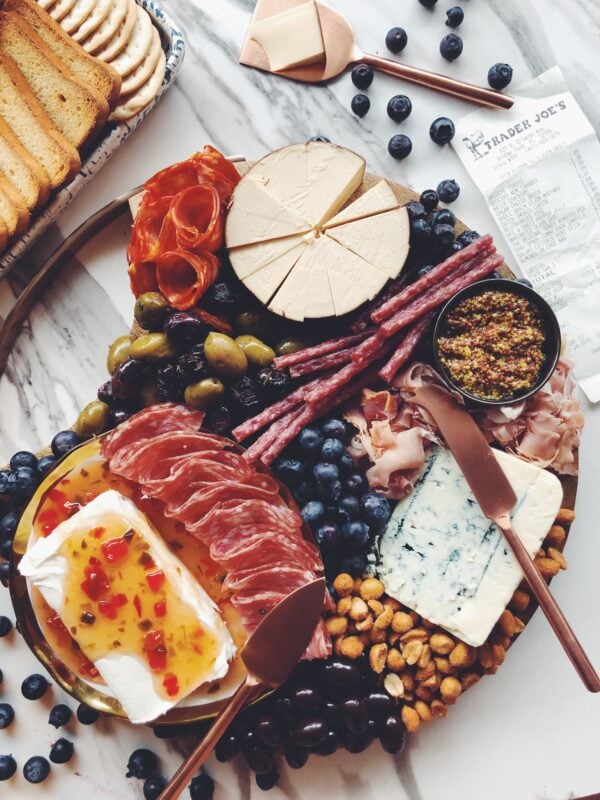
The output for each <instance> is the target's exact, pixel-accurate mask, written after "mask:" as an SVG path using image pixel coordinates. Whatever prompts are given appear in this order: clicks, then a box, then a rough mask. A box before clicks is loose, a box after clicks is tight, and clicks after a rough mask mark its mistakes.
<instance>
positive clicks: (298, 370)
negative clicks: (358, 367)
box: [290, 347, 354, 378]
mask: <svg viewBox="0 0 600 800" xmlns="http://www.w3.org/2000/svg"><path fill="white" fill-rule="evenodd" d="M353 350H354V348H353V347H348V348H347V349H346V350H340V351H339V352H337V351H336V352H335V353H327V355H324V356H321V357H320V358H313V359H311V360H310V361H305V362H304V363H303V364H295V365H293V366H291V367H290V375H291V376H292V378H302V377H304V375H312V373H314V372H324V371H325V370H327V369H332V368H333V367H341V365H342V364H347V363H348V361H351V360H352V352H353Z"/></svg>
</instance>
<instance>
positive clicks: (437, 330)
mask: <svg viewBox="0 0 600 800" xmlns="http://www.w3.org/2000/svg"><path fill="white" fill-rule="evenodd" d="M490 289H495V290H498V291H504V292H511V293H512V294H517V295H520V296H521V297H525V298H526V299H527V300H529V301H530V302H531V304H532V305H534V306H535V307H536V308H537V309H538V311H539V312H540V315H541V318H542V323H543V326H544V333H545V340H544V344H543V352H544V361H543V364H542V367H541V369H540V372H539V375H538V378H537V380H536V381H535V383H534V384H533V386H531V388H529V389H525V390H523V391H520V392H516V393H515V394H511V395H508V396H507V397H502V398H499V399H493V400H492V399H489V398H486V397H479V396H477V395H475V394H471V393H470V392H467V391H465V390H464V389H461V387H460V386H458V385H457V384H456V383H455V382H454V380H453V379H452V378H451V376H450V374H449V373H448V371H447V370H446V368H445V367H444V365H443V364H442V362H441V360H440V358H439V354H438V348H437V342H438V338H439V336H440V335H441V331H442V328H443V326H444V323H445V321H446V318H447V316H448V314H449V312H450V311H452V310H453V309H454V308H455V307H456V306H457V305H458V304H459V303H460V302H461V301H462V300H465V299H466V298H468V297H475V296H476V295H478V294H482V293H483V292H485V291H488V290H490ZM560 350H561V338H560V327H559V324H558V320H557V319H556V316H555V314H554V311H552V309H551V308H550V306H549V305H548V303H547V302H546V301H545V300H544V298H543V297H541V296H540V295H539V294H538V293H537V292H536V291H534V290H533V289H530V288H529V286H526V285H525V284H523V283H518V282H517V281H512V280H508V279H505V278H491V279H489V280H483V281H479V282H478V283H473V284H471V285H470V286H467V287H466V289H462V291H460V292H457V293H456V294H455V295H454V297H451V298H450V300H448V302H447V303H446V305H445V306H444V307H443V308H442V309H441V311H440V312H439V314H438V316H437V319H436V321H435V326H434V329H433V360H434V364H435V368H436V369H437V371H438V372H439V373H440V375H441V376H442V378H443V379H444V381H445V382H446V383H447V384H448V386H449V387H450V388H451V389H453V390H454V391H455V392H458V393H459V394H460V395H461V396H462V397H463V398H464V399H465V400H466V401H467V403H468V404H469V405H473V404H477V405H484V406H505V405H509V404H510V403H518V402H520V401H521V400H525V399H526V398H527V397H531V395H533V394H535V393H536V392H537V391H538V389H540V388H541V387H542V386H543V385H544V384H545V383H546V381H547V380H548V378H549V377H550V376H551V375H552V373H553V372H554V368H555V367H556V362H557V361H558V358H559V356H560Z"/></svg>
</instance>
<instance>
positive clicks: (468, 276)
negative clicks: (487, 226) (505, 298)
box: [380, 254, 503, 336]
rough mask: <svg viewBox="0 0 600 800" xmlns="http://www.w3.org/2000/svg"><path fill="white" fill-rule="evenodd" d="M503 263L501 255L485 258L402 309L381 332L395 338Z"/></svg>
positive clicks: (389, 320)
mask: <svg viewBox="0 0 600 800" xmlns="http://www.w3.org/2000/svg"><path fill="white" fill-rule="evenodd" d="M502 261H503V258H502V256H501V255H498V254H496V255H493V256H488V257H487V258H484V260H483V261H482V262H481V263H480V264H478V265H477V266H475V267H473V269H470V270H469V271H468V272H467V273H465V274H463V275H459V276H458V277H457V278H455V279H454V280H452V281H450V282H449V283H445V284H443V285H442V286H436V287H434V288H433V289H429V291H427V292H425V294H423V295H421V297H419V299H418V301H416V302H414V303H413V304H412V305H410V306H407V307H406V308H401V309H400V311H398V312H396V314H394V316H393V317H391V318H390V319H388V320H387V321H386V322H384V323H383V325H382V326H381V329H380V330H381V332H382V333H383V334H384V335H385V336H393V335H394V334H395V333H397V332H398V331H400V330H402V328H405V327H406V326H407V325H410V324H411V322H414V321H415V320H416V319H419V317H422V316H423V314H426V313H427V312H428V311H432V310H433V309H434V308H437V306H440V305H441V304H442V303H445V302H446V301H447V300H449V299H450V298H451V297H452V296H453V295H455V294H456V293H457V292H460V290H461V289H464V288H465V287H467V286H470V285H471V284H472V283H475V281H478V280H480V279H481V278H485V276H486V275H489V273H490V272H493V271H494V270H495V269H496V267H499V266H500V264H502Z"/></svg>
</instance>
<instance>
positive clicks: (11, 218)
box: [0, 172, 29, 238]
mask: <svg viewBox="0 0 600 800" xmlns="http://www.w3.org/2000/svg"><path fill="white" fill-rule="evenodd" d="M0 217H2V219H3V220H4V222H5V223H6V227H7V228H8V235H9V238H12V237H13V236H20V235H21V234H22V233H23V232H24V231H26V230H27V226H28V225H29V212H28V211H27V209H26V208H25V205H24V203H23V198H22V197H20V196H19V193H18V192H17V191H16V189H13V187H12V186H11V183H10V181H8V180H7V179H6V178H5V177H4V175H3V174H2V173H1V172H0Z"/></svg>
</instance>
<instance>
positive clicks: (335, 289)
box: [319, 236, 388, 317]
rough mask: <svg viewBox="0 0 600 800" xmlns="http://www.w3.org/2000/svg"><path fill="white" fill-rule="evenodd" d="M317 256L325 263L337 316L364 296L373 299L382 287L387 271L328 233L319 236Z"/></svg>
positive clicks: (349, 309)
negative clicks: (347, 247) (319, 242)
mask: <svg viewBox="0 0 600 800" xmlns="http://www.w3.org/2000/svg"><path fill="white" fill-rule="evenodd" d="M320 241H321V242H322V244H321V248H320V251H319V256H320V257H321V258H323V259H324V260H325V263H326V264H327V274H328V276H329V285H330V287H331V294H332V296H333V304H334V307H335V313H336V315H337V316H338V317H341V316H342V314H348V313H349V312H350V311H353V310H354V309H355V308H358V306H359V305H361V304H362V303H364V302H365V300H372V299H373V298H374V297H375V295H376V294H378V293H379V292H380V291H381V290H382V289H383V287H384V285H385V283H386V281H387V279H388V275H387V273H385V272H383V271H382V270H379V269H377V267H375V266H373V265H372V264H369V262H368V261H365V260H364V258H361V257H360V256H357V255H356V254H355V253H353V252H352V251H351V250H346V248H345V247H342V245H341V244H338V242H336V241H335V240H334V239H331V238H330V237H329V236H323V237H321V239H320Z"/></svg>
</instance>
